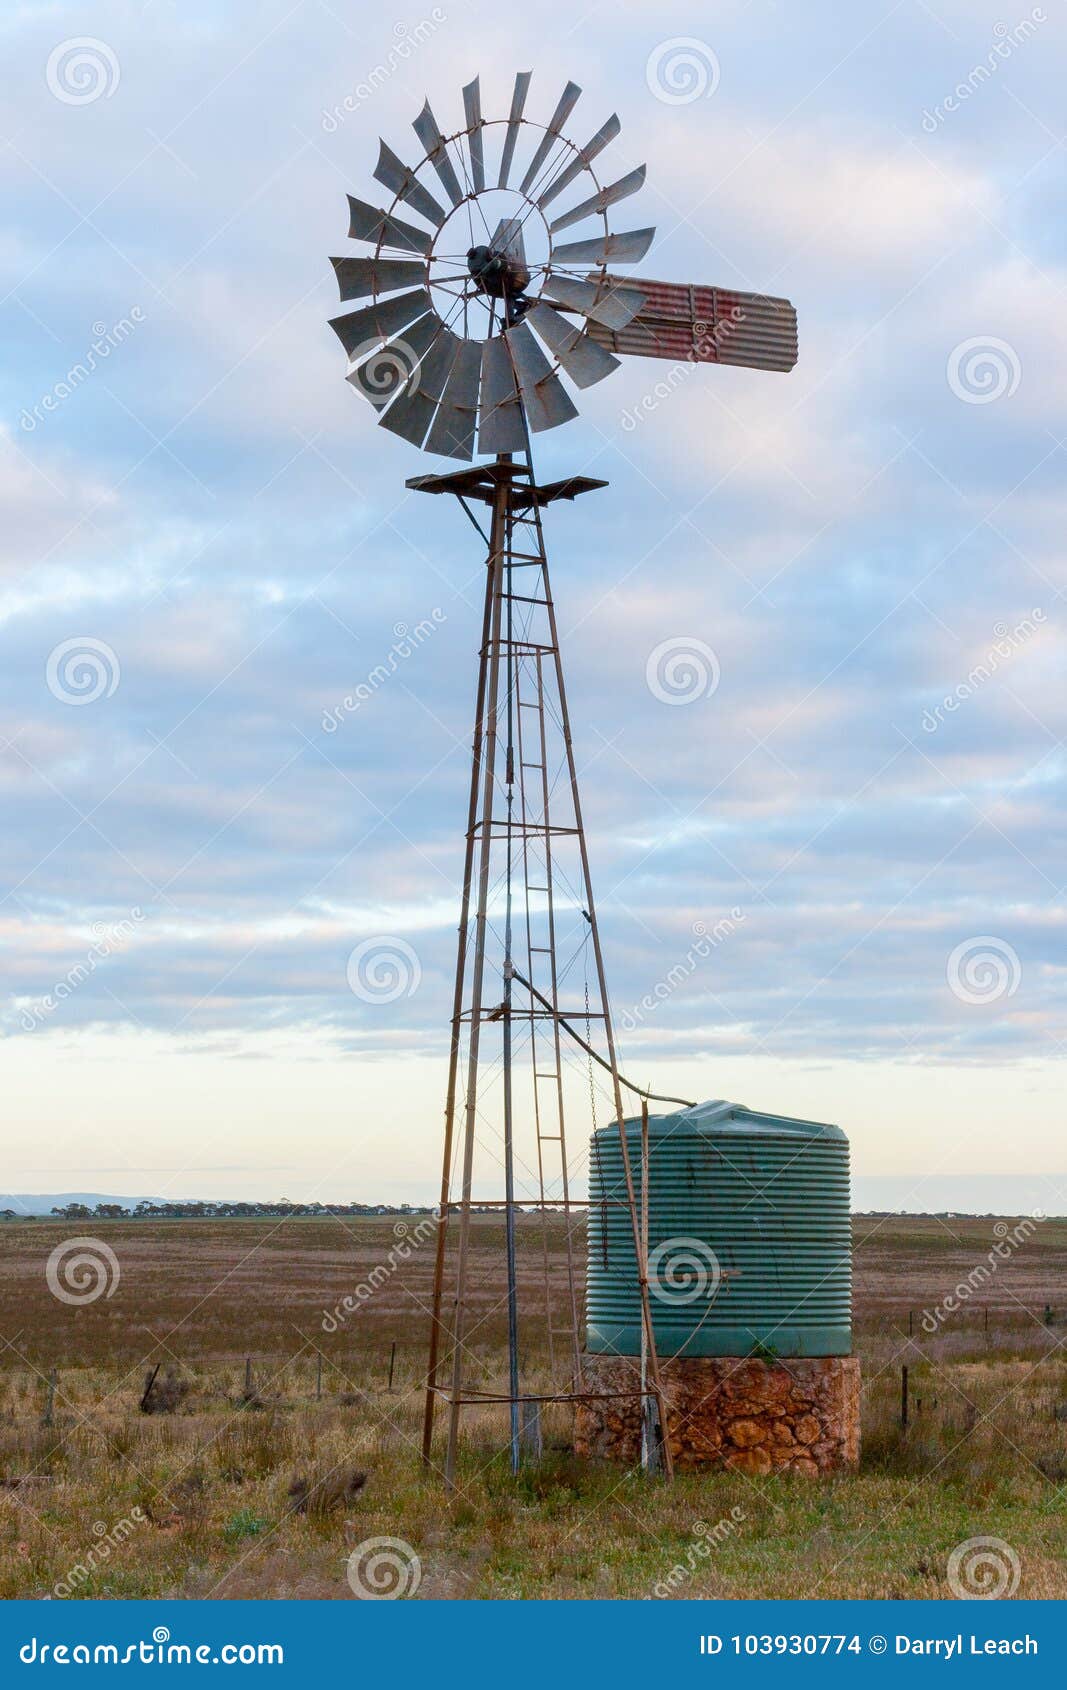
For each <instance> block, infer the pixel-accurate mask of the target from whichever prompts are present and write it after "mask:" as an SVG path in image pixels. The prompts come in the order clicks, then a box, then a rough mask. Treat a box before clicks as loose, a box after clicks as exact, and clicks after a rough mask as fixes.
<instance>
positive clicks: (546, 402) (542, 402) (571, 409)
mask: <svg viewBox="0 0 1067 1690" xmlns="http://www.w3.org/2000/svg"><path fill="white" fill-rule="evenodd" d="M503 339H504V341H505V343H506V345H507V347H508V349H509V351H510V354H511V360H512V364H513V366H514V370H515V380H516V381H517V382H518V384H519V392H520V393H521V394H522V402H523V404H524V406H525V407H526V416H527V420H528V422H529V424H530V427H531V428H532V429H533V431H534V433H535V434H540V433H541V432H542V431H543V430H544V429H547V428H558V426H559V424H560V423H565V422H569V420H570V418H571V417H576V416H577V415H578V411H577V408H576V406H575V405H574V403H573V402H572V400H571V399H570V397H569V396H568V394H567V390H566V388H565V387H564V385H563V383H562V382H561V381H560V379H559V377H558V376H557V375H556V373H555V371H554V370H553V368H552V365H551V364H550V363H549V361H548V359H547V358H546V357H545V355H544V353H543V352H542V351H541V348H540V347H539V346H538V344H537V342H536V340H535V339H534V337H533V334H532V332H531V330H530V329H528V328H527V326H526V324H525V323H519V324H518V325H517V326H516V327H515V328H513V329H509V330H508V332H507V334H505V335H504V336H503Z"/></svg>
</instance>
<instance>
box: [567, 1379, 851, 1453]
mask: <svg viewBox="0 0 1067 1690" xmlns="http://www.w3.org/2000/svg"><path fill="white" fill-rule="evenodd" d="M583 1368H584V1375H585V1377H584V1381H583V1389H584V1390H586V1391H610V1392H616V1391H626V1390H629V1389H630V1388H631V1387H632V1388H634V1389H635V1390H636V1389H637V1388H638V1385H639V1379H640V1374H639V1371H638V1364H637V1361H636V1360H635V1359H634V1358H633V1357H630V1356H610V1355H587V1356H585V1357H584V1358H583ZM660 1375H661V1378H662V1381H663V1389H664V1395H665V1396H666V1398H667V1413H668V1419H669V1422H670V1443H671V1451H672V1453H673V1456H674V1461H675V1466H676V1467H678V1468H724V1467H726V1468H732V1469H735V1470H739V1471H741V1472H743V1473H753V1474H764V1473H775V1472H788V1473H806V1474H809V1475H811V1476H815V1475H816V1474H819V1473H832V1472H836V1471H840V1470H842V1469H847V1468H850V1467H855V1466H856V1464H857V1462H858V1461H859V1448H860V1364H859V1360H858V1359H857V1357H855V1356H821V1357H798V1358H795V1359H790V1358H789V1357H783V1358H782V1359H781V1360H774V1361H759V1360H756V1359H755V1358H754V1357H737V1356H694V1357H692V1358H690V1359H686V1360H682V1359H677V1360H674V1361H661V1363H660ZM640 1418H641V1417H640V1402H639V1399H638V1398H637V1397H612V1398H609V1399H607V1400H603V1401H598V1402H582V1403H579V1404H578V1406H577V1415H576V1419H575V1432H574V1447H575V1452H576V1453H577V1454H578V1455H580V1456H584V1457H586V1458H590V1457H591V1458H594V1459H596V1458H599V1459H602V1460H610V1461H621V1462H625V1463H627V1464H629V1465H633V1464H635V1463H636V1462H637V1461H638V1460H639V1459H640Z"/></svg>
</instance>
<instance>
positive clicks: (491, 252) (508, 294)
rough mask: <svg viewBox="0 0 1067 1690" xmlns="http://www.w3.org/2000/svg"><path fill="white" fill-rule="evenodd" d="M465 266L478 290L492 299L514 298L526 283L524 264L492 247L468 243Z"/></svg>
mask: <svg viewBox="0 0 1067 1690" xmlns="http://www.w3.org/2000/svg"><path fill="white" fill-rule="evenodd" d="M467 269H468V270H469V271H470V274H471V279H472V281H473V282H474V284H475V286H476V287H477V288H478V289H479V291H480V292H481V293H487V294H489V296H490V298H492V299H517V298H518V297H519V295H520V294H523V293H525V292H526V289H527V288H528V287H529V285H530V271H529V268H528V266H527V265H525V264H523V263H522V262H521V260H520V259H518V258H513V257H512V256H511V255H510V254H509V253H507V252H506V251H505V252H501V251H498V250H497V248H496V247H492V246H472V247H471V249H470V251H469V252H468V253H467Z"/></svg>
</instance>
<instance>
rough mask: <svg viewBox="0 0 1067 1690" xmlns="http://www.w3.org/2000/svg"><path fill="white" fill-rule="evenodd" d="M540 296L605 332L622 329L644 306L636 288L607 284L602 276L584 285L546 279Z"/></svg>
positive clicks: (570, 278) (574, 279) (572, 278)
mask: <svg viewBox="0 0 1067 1690" xmlns="http://www.w3.org/2000/svg"><path fill="white" fill-rule="evenodd" d="M541 292H542V293H543V294H547V296H548V298H549V299H556V300H558V301H559V303H560V304H561V305H566V306H567V307H568V308H569V309H570V310H571V311H580V312H581V313H582V316H583V317H592V318H593V320H594V322H597V323H603V324H604V327H605V328H608V329H624V328H625V327H626V325H627V323H628V322H630V320H631V319H632V318H634V317H636V316H637V313H638V312H639V311H640V309H641V307H642V305H643V304H644V303H645V296H644V294H643V293H638V292H637V290H636V288H628V287H620V286H619V285H618V284H617V283H614V285H612V284H609V283H608V281H607V278H606V277H603V276H602V277H600V279H599V280H598V281H596V282H583V281H579V279H578V278H577V277H576V276H553V275H548V276H546V277H545V280H544V282H543V284H542V287H541Z"/></svg>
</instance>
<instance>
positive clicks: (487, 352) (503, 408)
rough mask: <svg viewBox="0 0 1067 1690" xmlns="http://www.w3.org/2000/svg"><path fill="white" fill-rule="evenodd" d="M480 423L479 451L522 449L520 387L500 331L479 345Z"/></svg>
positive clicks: (514, 450)
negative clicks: (480, 361) (480, 374)
mask: <svg viewBox="0 0 1067 1690" xmlns="http://www.w3.org/2000/svg"><path fill="white" fill-rule="evenodd" d="M481 419H482V420H481V423H480V425H479V428H478V450H479V452H521V451H522V450H523V448H524V446H525V445H526V431H525V429H524V428H523V426H522V411H521V410H520V408H519V390H518V388H517V387H516V385H515V372H514V370H513V369H512V367H511V359H510V358H509V357H508V349H507V347H506V346H505V345H504V338H503V336H502V335H494V336H492V337H491V338H490V339H489V340H487V341H485V342H484V343H483V345H482V398H481Z"/></svg>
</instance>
